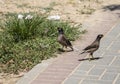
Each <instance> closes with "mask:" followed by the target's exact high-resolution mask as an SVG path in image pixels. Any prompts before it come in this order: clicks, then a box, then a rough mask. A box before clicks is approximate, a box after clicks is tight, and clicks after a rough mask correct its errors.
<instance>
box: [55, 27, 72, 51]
mask: <svg viewBox="0 0 120 84" xmlns="http://www.w3.org/2000/svg"><path fill="white" fill-rule="evenodd" d="M57 29H58V42H59V43H60V44H61V45H62V49H63V48H64V47H65V48H67V47H70V48H71V50H72V51H73V50H74V49H73V47H72V44H71V42H70V41H69V40H68V39H67V38H66V37H65V35H64V30H63V28H60V27H58V28H57Z"/></svg>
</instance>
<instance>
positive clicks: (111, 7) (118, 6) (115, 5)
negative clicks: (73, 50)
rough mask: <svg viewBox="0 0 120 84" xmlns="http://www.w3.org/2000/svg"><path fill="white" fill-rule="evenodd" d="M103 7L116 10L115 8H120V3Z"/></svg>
mask: <svg viewBox="0 0 120 84" xmlns="http://www.w3.org/2000/svg"><path fill="white" fill-rule="evenodd" d="M103 9H104V10H105V11H106V10H110V11H115V10H120V5H119V4H112V5H108V6H105V7H103Z"/></svg>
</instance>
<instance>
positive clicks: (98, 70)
mask: <svg viewBox="0 0 120 84" xmlns="http://www.w3.org/2000/svg"><path fill="white" fill-rule="evenodd" d="M104 71H105V69H96V68H93V69H92V70H91V71H90V72H89V75H96V76H100V75H101V74H102V73H103V72H104Z"/></svg>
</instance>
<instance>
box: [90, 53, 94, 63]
mask: <svg viewBox="0 0 120 84" xmlns="http://www.w3.org/2000/svg"><path fill="white" fill-rule="evenodd" d="M90 56H91V57H92V59H93V58H94V57H93V53H90V55H89V61H91V58H90Z"/></svg>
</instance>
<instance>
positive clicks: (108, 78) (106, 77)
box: [101, 72, 117, 81]
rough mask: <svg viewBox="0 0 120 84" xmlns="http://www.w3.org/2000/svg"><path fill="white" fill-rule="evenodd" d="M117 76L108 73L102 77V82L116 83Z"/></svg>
mask: <svg viewBox="0 0 120 84" xmlns="http://www.w3.org/2000/svg"><path fill="white" fill-rule="evenodd" d="M116 76H117V73H114V72H113V73H110V72H106V73H105V74H104V75H103V76H102V78H101V79H102V80H109V81H114V79H115V77H116Z"/></svg>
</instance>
